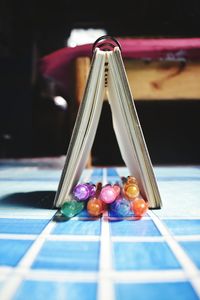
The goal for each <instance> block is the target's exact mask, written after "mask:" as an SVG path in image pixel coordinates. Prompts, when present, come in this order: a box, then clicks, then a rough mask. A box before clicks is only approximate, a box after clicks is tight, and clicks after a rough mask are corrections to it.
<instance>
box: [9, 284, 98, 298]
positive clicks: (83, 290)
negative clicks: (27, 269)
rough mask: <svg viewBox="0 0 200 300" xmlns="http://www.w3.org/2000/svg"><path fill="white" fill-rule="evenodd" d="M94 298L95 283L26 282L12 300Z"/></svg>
mask: <svg viewBox="0 0 200 300" xmlns="http://www.w3.org/2000/svg"><path fill="white" fill-rule="evenodd" d="M30 291H31V292H30ZM27 297H28V298H27ZM95 298H96V283H79V282H76V283H73V282H72V283H70V282H51V281H50V282H49V281H31V280H27V281H24V282H23V283H22V285H21V286H20V288H19V289H18V291H17V294H16V295H15V297H14V300H25V299H28V300H44V299H48V300H55V299H59V300H67V299H69V300H80V299H81V300H94V299H95Z"/></svg>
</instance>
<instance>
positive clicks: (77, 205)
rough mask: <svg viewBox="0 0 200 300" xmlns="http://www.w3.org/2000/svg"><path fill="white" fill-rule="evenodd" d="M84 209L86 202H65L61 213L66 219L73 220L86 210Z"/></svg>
mask: <svg viewBox="0 0 200 300" xmlns="http://www.w3.org/2000/svg"><path fill="white" fill-rule="evenodd" d="M84 207H85V204H84V202H81V201H76V200H72V201H68V202H65V203H64V204H63V205H62V207H61V209H60V211H61V213H62V214H63V215H64V216H65V217H67V218H72V217H74V216H75V215H77V214H79V213H80V212H81V211H82V210H83V209H84Z"/></svg>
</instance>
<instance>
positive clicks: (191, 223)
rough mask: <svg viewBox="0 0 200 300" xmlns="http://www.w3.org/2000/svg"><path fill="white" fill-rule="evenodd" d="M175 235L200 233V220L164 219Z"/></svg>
mask: <svg viewBox="0 0 200 300" xmlns="http://www.w3.org/2000/svg"><path fill="white" fill-rule="evenodd" d="M163 223H165V224H166V225H167V227H168V228H169V230H170V231H171V233H172V234H174V235H194V234H200V220H171V219H169V220H163Z"/></svg>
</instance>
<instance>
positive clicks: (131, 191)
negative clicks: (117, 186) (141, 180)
mask: <svg viewBox="0 0 200 300" xmlns="http://www.w3.org/2000/svg"><path fill="white" fill-rule="evenodd" d="M123 191H124V196H125V198H126V199H128V200H133V199H134V198H136V197H138V196H139V194H140V190H139V187H138V185H137V184H135V183H132V182H127V183H126V184H125V185H124V189H123Z"/></svg>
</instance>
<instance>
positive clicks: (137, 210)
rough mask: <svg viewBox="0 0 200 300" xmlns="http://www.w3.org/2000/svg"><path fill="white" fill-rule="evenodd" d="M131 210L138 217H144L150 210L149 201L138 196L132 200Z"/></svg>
mask: <svg viewBox="0 0 200 300" xmlns="http://www.w3.org/2000/svg"><path fill="white" fill-rule="evenodd" d="M131 210H132V212H133V213H134V215H135V216H136V217H142V216H143V215H144V214H145V213H146V212H147V210H148V203H147V202H146V201H145V200H144V199H143V198H139V197H138V198H136V199H134V200H133V201H131Z"/></svg>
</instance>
